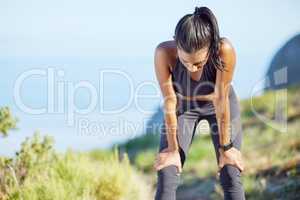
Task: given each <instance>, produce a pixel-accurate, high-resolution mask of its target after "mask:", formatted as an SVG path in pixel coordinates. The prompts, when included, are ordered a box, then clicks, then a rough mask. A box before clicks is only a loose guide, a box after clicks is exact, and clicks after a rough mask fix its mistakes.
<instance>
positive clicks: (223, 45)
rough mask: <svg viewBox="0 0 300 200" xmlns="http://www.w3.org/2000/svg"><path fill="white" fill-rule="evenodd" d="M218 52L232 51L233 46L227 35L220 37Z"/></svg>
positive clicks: (226, 52)
mask: <svg viewBox="0 0 300 200" xmlns="http://www.w3.org/2000/svg"><path fill="white" fill-rule="evenodd" d="M219 45H220V54H224V53H225V54H228V53H234V47H233V45H232V43H231V41H230V40H229V39H228V38H227V37H220V42H219Z"/></svg>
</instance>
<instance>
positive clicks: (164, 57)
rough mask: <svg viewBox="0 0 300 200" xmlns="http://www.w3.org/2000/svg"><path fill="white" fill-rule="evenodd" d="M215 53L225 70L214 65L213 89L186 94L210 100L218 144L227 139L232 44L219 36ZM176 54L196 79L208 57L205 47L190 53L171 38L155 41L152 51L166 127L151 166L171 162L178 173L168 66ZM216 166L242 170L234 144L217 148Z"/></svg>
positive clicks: (174, 97) (233, 65)
mask: <svg viewBox="0 0 300 200" xmlns="http://www.w3.org/2000/svg"><path fill="white" fill-rule="evenodd" d="M219 55H220V57H221V59H222V60H223V62H224V63H225V66H224V67H225V69H226V71H220V70H218V69H217V75H216V83H215V90H214V92H213V93H211V94H208V95H198V96H194V97H186V98H190V99H191V98H192V99H198V100H207V101H212V102H213V104H214V106H215V110H216V118H217V122H218V129H219V136H220V144H222V145H224V144H227V143H229V140H230V132H229V123H230V108H229V99H228V96H229V86H230V83H231V81H232V77H233V73H234V69H235V63H236V54H235V50H234V48H233V46H232V45H231V43H230V41H229V40H228V39H227V38H223V39H222V40H221V42H220V52H219ZM177 57H178V58H179V59H180V61H181V62H182V64H183V65H184V66H185V67H186V68H187V69H188V71H189V72H190V76H191V78H193V79H194V80H199V77H201V73H202V70H203V67H204V65H205V63H206V62H207V60H208V57H209V54H208V48H202V49H200V50H198V51H196V52H194V53H186V52H185V51H183V50H182V49H180V48H179V47H177V45H176V43H175V41H174V40H171V41H166V42H162V43H160V44H159V45H158V47H157V48H156V51H155V60H154V61H155V72H156V77H157V80H158V82H159V85H160V88H161V92H162V94H163V97H164V117H165V123H166V128H167V140H168V147H167V148H166V149H163V150H162V152H160V153H159V154H158V155H157V157H156V160H155V164H154V168H155V170H160V169H162V168H163V167H166V166H168V165H175V166H176V167H177V169H178V172H179V173H180V172H181V171H182V166H181V162H180V155H179V152H178V149H179V147H178V142H177V138H176V134H177V133H176V130H177V116H176V104H177V97H176V94H175V91H174V89H173V86H172V79H171V73H170V70H172V67H173V66H174V65H175V61H176V58H177ZM219 153H220V156H219V163H218V166H219V170H220V169H221V168H222V167H223V166H224V165H225V164H231V165H235V166H237V167H238V168H239V169H240V170H241V171H243V170H244V165H243V161H242V155H241V152H240V151H239V150H238V149H236V148H234V147H233V148H231V149H229V150H228V151H226V152H223V150H222V149H219Z"/></svg>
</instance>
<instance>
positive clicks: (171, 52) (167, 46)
mask: <svg viewBox="0 0 300 200" xmlns="http://www.w3.org/2000/svg"><path fill="white" fill-rule="evenodd" d="M155 50H156V51H159V52H161V53H162V54H163V55H164V56H163V57H162V58H161V59H165V62H166V63H168V65H169V68H170V70H171V71H172V68H173V67H174V65H175V63H176V58H177V49H176V43H175V41H174V40H167V41H162V42H160V43H159V44H158V45H157V46H156V49H155Z"/></svg>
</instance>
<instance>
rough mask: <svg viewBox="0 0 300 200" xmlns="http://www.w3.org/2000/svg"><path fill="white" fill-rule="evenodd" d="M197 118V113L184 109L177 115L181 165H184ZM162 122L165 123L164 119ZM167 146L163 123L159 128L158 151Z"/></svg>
mask: <svg viewBox="0 0 300 200" xmlns="http://www.w3.org/2000/svg"><path fill="white" fill-rule="evenodd" d="M199 120H200V118H199V114H198V113H196V112H192V111H186V112H184V113H183V114H181V115H179V116H177V141H178V145H179V148H180V156H181V162H182V165H184V162H185V159H186V156H187V154H188V151H189V148H190V144H191V142H192V140H193V137H194V134H195V130H196V127H197V124H198V122H199ZM163 123H165V121H163ZM167 147H168V141H167V131H166V129H165V125H164V124H163V128H162V129H161V136H160V145H159V151H162V150H163V149H164V148H167Z"/></svg>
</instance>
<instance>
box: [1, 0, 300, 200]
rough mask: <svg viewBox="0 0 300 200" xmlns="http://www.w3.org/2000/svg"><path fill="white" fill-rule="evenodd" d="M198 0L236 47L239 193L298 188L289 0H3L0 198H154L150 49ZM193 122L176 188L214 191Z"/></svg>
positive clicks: (297, 57) (298, 50) (155, 133)
mask: <svg viewBox="0 0 300 200" xmlns="http://www.w3.org/2000/svg"><path fill="white" fill-rule="evenodd" d="M195 6H207V7H209V8H210V9H211V10H212V11H213V12H214V14H215V15H216V17H217V19H218V23H219V28H220V35H221V36H222V37H227V38H228V39H229V40H230V41H231V43H232V44H233V46H234V47H235V50H236V53H237V65H236V68H235V69H236V70H235V74H234V80H233V83H232V85H233V86H234V88H235V90H236V93H237V95H238V97H239V99H240V103H241V108H242V109H241V110H242V113H241V114H242V121H243V130H244V141H243V155H244V159H245V163H246V171H245V173H244V174H245V175H244V177H243V184H244V186H245V190H246V195H247V198H249V199H299V198H300V196H299V193H297V191H299V189H300V180H299V166H300V165H299V163H300V154H299V151H300V139H299V134H300V132H299V131H300V125H299V124H300V123H299V122H300V121H299V120H300V101H299V97H300V93H299V84H300V76H299V74H300V66H299V63H300V20H299V19H300V13H299V10H300V2H299V1H296V0H287V1H279V0H275V1H274V0H273V1H271V0H265V1H257V0H252V1H241V2H237V1H233V0H229V1H226V2H220V1H216V0H213V1H178V0H176V1H169V0H166V1H151V2H150V1H120V2H114V1H110V2H109V1H95V0H88V1H69V0H63V1H58V0H52V1H37V0H28V1H15V0H12V1H3V0H0V24H1V29H0V66H1V69H2V73H1V79H0V95H1V96H0V108H1V110H0V132H1V135H2V137H1V138H0V157H1V163H0V169H1V171H0V184H1V185H0V199H71V198H74V199H108V200H110V199H112V200H115V199H116V200H117V199H152V198H153V194H154V190H155V186H156V173H155V172H154V171H153V169H152V164H153V162H154V158H155V154H156V152H157V150H158V144H159V133H160V126H161V125H162V119H163V113H162V111H161V106H162V96H161V93H160V90H159V86H158V83H157V81H156V77H155V72H154V50H155V47H156V46H157V45H158V44H159V43H160V42H162V41H166V40H171V39H172V37H173V35H174V29H175V26H176V24H177V22H178V20H179V19H180V18H181V17H182V16H183V15H185V14H187V13H193V11H194V7H195ZM198 127H199V128H198V129H197V134H196V137H195V141H194V142H193V144H192V147H191V151H190V155H189V156H188V158H187V162H186V163H187V164H186V166H185V169H184V174H183V176H182V182H181V184H180V186H179V188H178V199H222V197H223V196H222V195H223V194H222V191H221V187H220V185H219V182H218V177H217V175H216V170H217V165H216V160H215V155H214V150H213V145H212V143H211V141H210V136H209V134H207V133H209V129H208V126H207V123H206V122H205V121H203V122H202V121H201V122H200V124H199V126H198ZM45 169H47V170H45ZM91 169H92V170H91ZM112 179H113V180H114V181H111V180H112ZM37 180H38V181H37ZM49 180H50V181H49ZM95 183H96V184H95ZM58 187H59V188H60V189H59V190H58V189H57V188H58ZM74 188H75V190H76V192H75V191H74ZM71 189H72V190H71Z"/></svg>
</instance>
